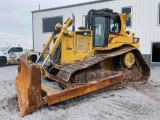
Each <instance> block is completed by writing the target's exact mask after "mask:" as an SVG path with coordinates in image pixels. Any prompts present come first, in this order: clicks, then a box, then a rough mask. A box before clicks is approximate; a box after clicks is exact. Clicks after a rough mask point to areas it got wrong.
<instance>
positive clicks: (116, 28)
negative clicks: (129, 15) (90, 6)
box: [85, 8, 121, 47]
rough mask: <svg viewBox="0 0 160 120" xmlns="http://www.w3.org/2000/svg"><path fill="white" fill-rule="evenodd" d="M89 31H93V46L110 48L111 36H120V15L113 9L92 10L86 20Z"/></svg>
mask: <svg viewBox="0 0 160 120" xmlns="http://www.w3.org/2000/svg"><path fill="white" fill-rule="evenodd" d="M85 21H86V22H85V26H86V28H87V29H90V30H92V31H93V41H94V42H93V46H94V47H106V46H108V37H109V34H119V33H120V28H121V26H120V25H121V22H120V17H119V14H118V13H113V10H111V9H107V8H106V9H100V10H90V11H89V12H88V14H87V17H86V20H85Z"/></svg>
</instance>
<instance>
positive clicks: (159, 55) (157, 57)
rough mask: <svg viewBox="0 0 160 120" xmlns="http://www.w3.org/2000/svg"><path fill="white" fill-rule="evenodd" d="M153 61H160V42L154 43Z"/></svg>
mask: <svg viewBox="0 0 160 120" xmlns="http://www.w3.org/2000/svg"><path fill="white" fill-rule="evenodd" d="M152 62H160V42H157V43H152Z"/></svg>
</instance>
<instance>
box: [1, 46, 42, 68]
mask: <svg viewBox="0 0 160 120" xmlns="http://www.w3.org/2000/svg"><path fill="white" fill-rule="evenodd" d="M22 54H27V56H28V58H29V59H30V60H32V61H33V62H35V61H36V60H37V58H38V57H39V53H38V52H32V51H28V50H26V51H25V50H24V49H23V48H22V47H10V46H9V47H0V67H3V66H5V65H6V64H8V63H15V62H18V61H19V58H20V56H21V55H22Z"/></svg>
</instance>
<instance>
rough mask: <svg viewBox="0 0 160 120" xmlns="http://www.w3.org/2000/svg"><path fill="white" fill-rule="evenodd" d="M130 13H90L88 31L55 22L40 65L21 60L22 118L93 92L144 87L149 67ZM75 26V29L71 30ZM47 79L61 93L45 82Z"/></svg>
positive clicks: (18, 82)
mask: <svg viewBox="0 0 160 120" xmlns="http://www.w3.org/2000/svg"><path fill="white" fill-rule="evenodd" d="M130 17H131V15H130V14H125V13H120V14H119V13H115V12H113V10H111V9H107V8H106V9H100V10H90V11H89V12H88V14H87V15H86V16H85V27H79V28H78V30H77V31H74V30H73V31H69V30H68V27H69V26H71V25H72V24H73V26H74V20H72V19H71V18H68V19H67V21H66V22H65V23H64V25H63V26H62V25H61V24H60V23H57V24H56V26H55V29H54V30H53V32H52V34H51V37H50V38H49V40H48V42H47V43H46V46H45V47H44V48H43V50H42V52H41V54H44V51H45V50H46V49H47V48H48V47H49V45H50V44H51V43H52V41H54V43H53V45H52V46H51V49H50V51H49V53H48V56H47V57H46V58H45V60H44V62H43V64H42V65H40V64H39V63H38V62H36V63H32V62H30V61H29V60H28V59H27V57H26V56H21V58H20V60H19V61H20V63H19V68H18V77H17V78H16V80H15V86H16V92H17V95H18V104H19V109H20V116H21V117H23V116H25V115H27V114H29V113H31V112H33V111H35V110H37V109H38V108H40V107H41V106H42V105H44V104H48V105H52V104H55V103H58V102H61V101H65V100H68V99H71V98H74V97H77V96H81V95H84V94H88V93H92V92H97V91H98V92H100V91H106V90H113V89H118V88H122V87H126V86H132V85H137V84H142V83H146V82H147V81H148V79H149V76H150V68H149V66H148V65H147V63H146V61H145V60H144V59H143V57H142V55H141V53H140V51H139V50H138V49H139V47H140V44H139V41H140V39H139V37H137V36H135V34H134V33H131V32H130V31H126V21H127V20H128V19H129V18H130ZM73 28H74V27H73ZM44 77H47V78H48V79H50V81H54V82H55V83H57V86H60V88H62V89H59V88H58V89H57V88H56V87H55V88H54V86H52V84H53V82H52V83H51V84H50V85H49V86H47V85H44V84H43V80H44V79H42V78H44Z"/></svg>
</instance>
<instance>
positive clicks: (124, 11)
mask: <svg viewBox="0 0 160 120" xmlns="http://www.w3.org/2000/svg"><path fill="white" fill-rule="evenodd" d="M122 13H126V14H129V13H131V14H132V7H123V8H122ZM126 26H127V27H132V19H131V18H129V19H128V21H127V22H126Z"/></svg>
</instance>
